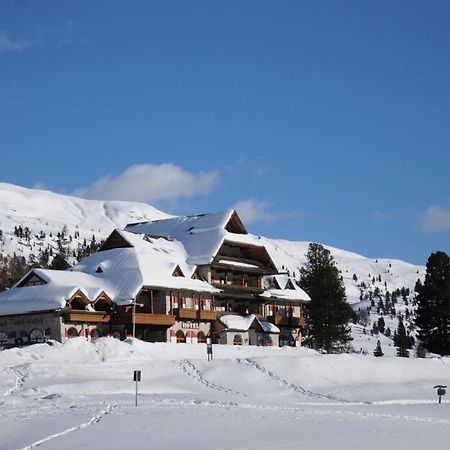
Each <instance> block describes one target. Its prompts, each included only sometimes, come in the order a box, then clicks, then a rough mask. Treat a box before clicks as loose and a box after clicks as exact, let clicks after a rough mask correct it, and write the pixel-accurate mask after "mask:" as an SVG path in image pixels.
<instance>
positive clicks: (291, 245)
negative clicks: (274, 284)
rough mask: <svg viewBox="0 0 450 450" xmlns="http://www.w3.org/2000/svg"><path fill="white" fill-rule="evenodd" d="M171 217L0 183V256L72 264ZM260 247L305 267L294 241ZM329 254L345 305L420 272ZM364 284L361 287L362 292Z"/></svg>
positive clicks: (284, 264) (408, 283)
mask: <svg viewBox="0 0 450 450" xmlns="http://www.w3.org/2000/svg"><path fill="white" fill-rule="evenodd" d="M166 217H170V216H169V215H168V214H166V213H163V212H161V211H159V210H157V209H155V208H153V207H152V206H150V205H147V204H145V203H138V202H124V201H97V200H86V199H81V198H77V197H72V196H67V195H61V194H56V193H54V192H49V191H43V190H37V189H27V188H23V187H19V186H15V185H11V184H7V183H0V253H1V254H2V255H12V254H13V253H16V254H17V255H20V256H24V257H25V258H26V259H27V260H28V259H30V257H31V259H32V258H33V257H34V259H35V260H37V259H39V254H40V253H41V252H42V251H43V250H44V249H46V248H47V249H51V251H52V252H54V253H53V254H56V253H57V252H60V251H61V248H63V250H64V251H65V256H66V257H67V259H68V260H69V261H70V262H71V263H74V262H75V261H76V250H77V248H79V247H80V246H81V245H82V244H83V242H84V243H86V242H87V243H88V244H89V243H90V242H91V241H92V239H94V240H95V239H96V240H97V241H98V240H100V239H104V238H106V237H107V236H108V234H109V233H110V232H111V231H112V230H113V229H115V228H123V227H124V226H125V225H126V224H127V223H132V222H140V221H145V220H156V219H163V218H166ZM255 241H256V242H258V243H260V244H262V245H265V246H266V248H267V250H268V251H269V253H270V255H271V257H272V259H273V260H274V262H275V264H276V265H277V267H278V269H279V270H280V271H283V270H286V271H289V273H290V274H291V275H295V276H298V275H299V270H300V267H302V265H303V264H304V263H305V262H306V256H305V255H306V252H307V249H308V244H309V243H308V242H293V241H286V240H279V239H268V238H264V237H256V236H255ZM327 248H329V249H330V251H331V253H332V255H333V257H334V258H335V260H336V262H337V265H338V267H339V269H340V270H341V274H342V277H343V281H344V283H345V287H346V291H347V296H348V300H349V302H350V303H357V302H359V299H360V296H361V292H363V293H365V292H367V291H368V290H372V291H373V290H375V288H377V287H378V289H379V290H380V291H381V292H385V291H386V290H389V291H393V290H396V289H401V288H402V287H405V288H409V289H410V290H412V289H413V288H414V285H415V282H416V281H417V279H418V278H422V277H423V275H424V272H425V268H424V267H423V266H416V265H413V264H409V263H405V262H403V261H399V260H391V259H386V258H383V259H381V258H380V259H376V260H374V259H369V258H365V257H364V256H361V255H358V254H356V253H351V252H348V251H345V250H340V249H336V248H332V247H327ZM362 283H364V286H365V287H361V286H362Z"/></svg>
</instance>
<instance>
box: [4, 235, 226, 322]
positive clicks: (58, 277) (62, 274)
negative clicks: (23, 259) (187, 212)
mask: <svg viewBox="0 0 450 450" xmlns="http://www.w3.org/2000/svg"><path fill="white" fill-rule="evenodd" d="M116 233H118V234H119V235H120V236H121V237H122V238H123V239H125V240H126V241H127V242H128V243H129V245H130V246H129V247H123V248H114V249H110V250H105V251H99V252H96V253H94V254H92V255H91V256H89V257H87V258H85V259H84V260H82V261H81V262H80V263H78V264H77V265H75V266H74V267H72V268H71V269H70V270H65V271H58V270H45V269H34V270H33V271H31V272H29V273H28V274H27V275H26V276H25V277H23V278H22V279H21V280H19V282H17V283H16V284H15V285H14V286H13V287H12V288H11V289H10V290H9V291H7V292H3V293H1V294H0V315H2V314H3V315H4V314H20V313H26V312H32V311H45V310H55V309H59V308H62V307H64V306H65V304H66V301H67V300H69V299H70V298H71V297H72V296H73V295H74V294H75V293H76V292H77V291H78V290H79V291H81V292H82V293H83V294H84V295H85V296H86V297H87V298H88V300H90V301H91V302H92V301H94V300H96V299H97V297H98V296H99V295H100V294H101V293H102V292H105V293H106V295H108V297H110V298H111V299H112V300H113V301H114V302H115V303H117V304H119V305H123V304H129V303H131V302H132V300H133V299H134V298H135V297H136V295H137V294H138V293H139V291H140V290H141V288H142V287H143V286H148V287H164V288H169V289H170V288H172V289H177V290H178V289H179V290H190V291H196V292H209V293H218V292H220V290H219V289H216V288H214V287H213V286H211V285H210V284H209V283H207V282H206V281H203V280H199V279H195V278H192V275H193V273H194V272H195V269H196V266H193V265H191V264H187V263H186V259H187V255H186V252H185V250H184V247H183V245H182V244H181V242H178V241H169V240H167V239H165V238H149V237H148V236H146V235H143V234H135V233H129V232H127V231H119V230H116ZM180 271H181V273H182V275H184V276H180ZM31 274H35V275H37V276H38V277H39V278H40V279H42V280H43V281H44V283H45V284H42V285H37V286H26V285H24V286H22V284H23V283H24V281H25V280H26V279H27V278H28V277H30V276H31Z"/></svg>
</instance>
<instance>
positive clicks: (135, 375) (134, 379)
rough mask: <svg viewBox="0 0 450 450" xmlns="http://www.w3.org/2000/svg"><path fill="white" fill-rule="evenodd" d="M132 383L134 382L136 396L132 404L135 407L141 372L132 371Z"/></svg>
mask: <svg viewBox="0 0 450 450" xmlns="http://www.w3.org/2000/svg"><path fill="white" fill-rule="evenodd" d="M133 381H135V382H136V396H135V401H134V404H135V406H137V398H138V383H139V381H141V371H140V370H135V371H134V375H133Z"/></svg>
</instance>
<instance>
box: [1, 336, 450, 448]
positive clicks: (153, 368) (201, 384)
mask: <svg viewBox="0 0 450 450" xmlns="http://www.w3.org/2000/svg"><path fill="white" fill-rule="evenodd" d="M134 370H141V371H142V381H141V382H140V383H139V395H138V406H137V407H136V406H135V404H134V402H135V396H134V392H135V383H134V382H133V381H132V378H133V371H134ZM0 371H1V375H0V448H1V449H32V448H36V447H39V449H81V448H91V449H124V448H125V449H131V448H148V449H184V450H190V449H192V450H193V449H216V450H218V449H227V450H228V449H233V450H243V449H261V450H262V449H270V450H274V449H289V450H290V449H314V450H320V449H349V448H352V447H358V448H363V449H365V450H371V449H377V450H379V449H380V448H383V449H385V448H395V449H398V450H401V449H408V450H413V449H420V450H423V449H427V450H429V449H447V448H449V447H448V446H449V433H450V402H449V401H446V400H445V397H444V400H443V402H442V404H440V405H439V404H438V403H437V396H436V392H435V390H434V389H433V386H434V385H436V384H450V358H429V359H404V358H395V357H388V356H384V357H382V358H375V357H373V356H368V355H367V356H364V355H359V354H339V355H323V354H319V353H317V352H314V351H312V350H308V349H302V348H287V347H285V348H270V347H233V346H219V345H215V346H214V359H213V360H212V361H207V358H206V346H205V345H202V344H197V345H189V344H166V343H161V344H150V343H144V342H141V341H138V340H134V341H133V340H128V341H124V342H121V341H118V340H115V339H113V338H101V339H99V340H98V341H97V342H95V343H90V342H87V341H86V340H85V339H84V338H75V339H72V340H69V341H68V342H66V343H65V344H59V343H54V345H52V346H50V345H48V344H36V345H33V346H30V347H25V348H21V349H18V348H16V349H10V350H3V351H1V352H0Z"/></svg>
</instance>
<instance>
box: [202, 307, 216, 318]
mask: <svg viewBox="0 0 450 450" xmlns="http://www.w3.org/2000/svg"><path fill="white" fill-rule="evenodd" d="M198 312H199V313H200V317H199V319H200V320H216V318H217V316H216V312H215V311H213V310H209V309H202V310H200V311H198Z"/></svg>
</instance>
